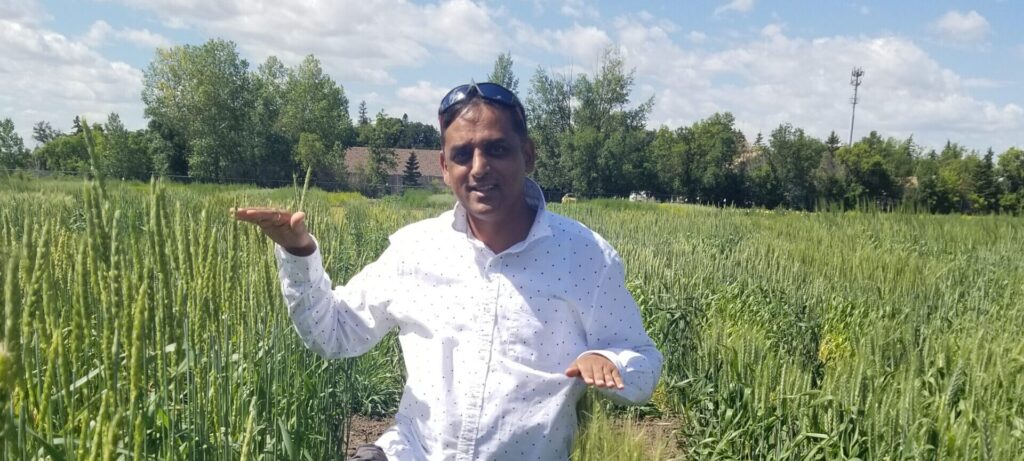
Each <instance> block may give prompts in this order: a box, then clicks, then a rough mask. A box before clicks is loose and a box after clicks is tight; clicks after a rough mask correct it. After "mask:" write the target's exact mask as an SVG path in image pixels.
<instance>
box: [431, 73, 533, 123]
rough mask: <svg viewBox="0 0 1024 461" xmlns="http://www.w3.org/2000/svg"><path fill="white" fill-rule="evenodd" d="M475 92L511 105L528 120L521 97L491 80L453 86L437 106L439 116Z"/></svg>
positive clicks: (484, 97)
mask: <svg viewBox="0 0 1024 461" xmlns="http://www.w3.org/2000/svg"><path fill="white" fill-rule="evenodd" d="M473 94H478V95H480V97H481V98H483V99H485V100H487V101H491V102H495V103H498V104H501V105H503V106H506V107H511V108H513V109H515V110H516V112H518V113H519V115H520V116H522V117H523V120H524V121H525V120H526V110H525V109H524V108H523V104H522V103H521V102H519V98H517V97H516V95H515V94H514V93H512V92H511V91H509V90H508V89H506V88H505V87H503V86H501V85H499V84H497V83H490V82H484V83H467V84H465V85H459V86H457V87H455V88H452V90H451V91H449V92H448V94H446V95H445V96H444V98H442V99H441V105H440V106H438V108H437V115H438V117H441V116H443V115H444V113H445V112H447V111H448V109H451V107H452V106H454V105H455V104H458V102H459V101H462V100H464V99H466V98H468V97H470V96H473Z"/></svg>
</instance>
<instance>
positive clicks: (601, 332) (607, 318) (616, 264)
mask: <svg viewBox="0 0 1024 461" xmlns="http://www.w3.org/2000/svg"><path fill="white" fill-rule="evenodd" d="M583 325H584V328H585V329H586V333H587V348H588V350H587V351H586V352H584V353H583V354H580V357H582V356H583V355H586V354H599V355H601V356H604V357H605V358H607V359H608V360H610V361H611V362H612V363H613V364H615V366H616V367H617V368H618V369H619V373H620V374H621V375H622V381H623V384H624V385H625V388H624V389H622V390H617V389H601V393H603V394H604V395H606V396H607V397H609V398H610V399H611V400H612V401H614V402H616V403H619V404H624V405H638V404H642V403H644V402H646V401H647V400H648V399H650V398H651V394H653V393H654V388H655V386H657V384H658V378H659V377H660V376H661V362H662V356H661V352H658V349H657V348H656V347H655V346H654V342H653V341H651V338H650V336H648V335H647V331H646V330H645V329H644V324H643V320H642V319H641V317H640V309H639V308H638V307H637V305H636V301H634V300H633V296H632V295H631V294H630V293H629V290H627V289H626V275H625V269H624V268H623V265H622V261H621V260H620V259H619V257H618V255H615V254H612V255H611V257H610V263H609V264H608V265H607V266H606V267H605V269H604V271H603V273H602V274H601V278H600V279H599V282H598V286H597V289H596V290H595V292H594V300H593V303H592V306H591V308H590V309H589V310H588V311H587V312H586V313H585V314H584V316H583Z"/></svg>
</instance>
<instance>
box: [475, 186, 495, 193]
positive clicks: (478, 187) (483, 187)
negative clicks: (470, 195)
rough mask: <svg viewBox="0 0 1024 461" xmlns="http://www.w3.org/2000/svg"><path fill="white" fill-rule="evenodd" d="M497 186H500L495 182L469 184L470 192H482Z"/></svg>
mask: <svg viewBox="0 0 1024 461" xmlns="http://www.w3.org/2000/svg"><path fill="white" fill-rule="evenodd" d="M496 187H498V186H497V185H495V184H483V185H480V184H477V185H473V186H469V191H470V192H481V193H482V192H489V191H491V190H494V189H495V188H496Z"/></svg>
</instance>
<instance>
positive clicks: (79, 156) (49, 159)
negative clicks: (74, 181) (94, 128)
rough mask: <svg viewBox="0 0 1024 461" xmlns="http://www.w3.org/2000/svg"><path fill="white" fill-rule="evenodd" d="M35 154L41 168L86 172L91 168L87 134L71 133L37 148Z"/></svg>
mask: <svg viewBox="0 0 1024 461" xmlns="http://www.w3.org/2000/svg"><path fill="white" fill-rule="evenodd" d="M34 156H35V157H36V162H37V164H38V165H39V167H40V168H42V169H44V170H49V171H61V172H86V171H88V170H89V152H88V151H87V150H86V148H85V134H84V133H79V134H69V135H65V136H59V137H57V138H56V139H54V140H52V141H50V142H48V143H46V144H43V145H42V146H39V147H38V148H36V150H35V153H34Z"/></svg>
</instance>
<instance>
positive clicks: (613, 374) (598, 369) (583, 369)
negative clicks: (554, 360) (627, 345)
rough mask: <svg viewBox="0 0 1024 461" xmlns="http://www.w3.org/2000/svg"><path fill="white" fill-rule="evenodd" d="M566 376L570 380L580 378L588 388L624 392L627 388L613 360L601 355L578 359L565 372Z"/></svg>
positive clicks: (588, 355) (585, 356) (589, 355)
mask: <svg viewBox="0 0 1024 461" xmlns="http://www.w3.org/2000/svg"><path fill="white" fill-rule="evenodd" d="M565 375H566V376H568V377H570V378H576V377H579V378H581V379H583V382H585V383H587V385H588V386H594V387H596V388H599V389H600V388H604V389H619V390H622V389H624V388H625V387H626V386H625V384H623V383H622V375H620V374H619V369H618V368H616V367H615V364H614V363H612V361H611V360H608V359H607V358H605V357H604V356H603V355H600V354H587V355H584V356H583V357H580V358H578V359H576V361H575V362H573V363H572V365H569V368H567V369H566V370H565Z"/></svg>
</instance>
